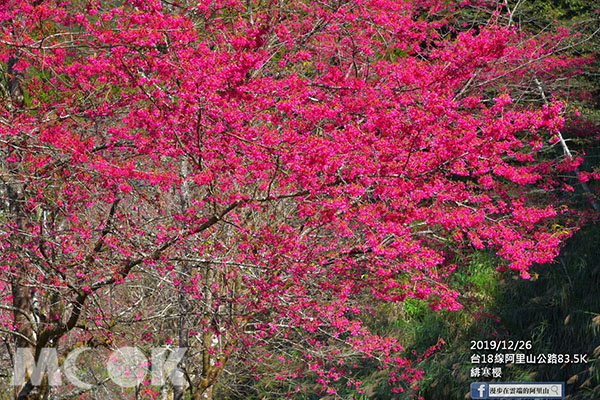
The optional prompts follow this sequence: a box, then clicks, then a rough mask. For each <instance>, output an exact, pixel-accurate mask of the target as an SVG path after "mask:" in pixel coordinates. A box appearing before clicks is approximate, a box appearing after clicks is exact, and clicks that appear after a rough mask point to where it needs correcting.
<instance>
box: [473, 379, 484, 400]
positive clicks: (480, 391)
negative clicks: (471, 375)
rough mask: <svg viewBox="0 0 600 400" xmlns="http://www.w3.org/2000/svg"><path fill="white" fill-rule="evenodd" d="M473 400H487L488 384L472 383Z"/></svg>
mask: <svg viewBox="0 0 600 400" xmlns="http://www.w3.org/2000/svg"><path fill="white" fill-rule="evenodd" d="M471 398H472V399H487V398H488V384H487V383H485V382H473V383H471Z"/></svg>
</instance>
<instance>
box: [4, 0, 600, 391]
mask: <svg viewBox="0 0 600 400" xmlns="http://www.w3.org/2000/svg"><path fill="white" fill-rule="evenodd" d="M459 3H460V4H452V2H448V1H442V0H398V1H392V0H355V1H344V0H342V1H338V0H336V1H328V0H327V1H321V2H315V1H308V0H306V1H286V0H277V1H275V0H247V1H237V0H227V1H225V0H213V1H197V2H194V1H191V0H182V1H172V2H168V1H159V0H150V1H139V0H130V1H110V2H96V1H83V0H71V1H47V2H40V1H26V0H9V1H6V2H4V3H3V4H2V5H0V44H1V47H0V62H1V63H2V68H3V72H4V85H3V86H4V95H3V100H2V103H1V105H0V144H1V147H0V168H1V169H0V176H1V178H2V183H1V191H0V193H1V194H0V196H1V198H2V205H1V206H2V209H1V210H0V249H1V251H0V260H1V261H0V267H1V268H0V296H2V303H1V310H2V315H1V318H2V319H1V320H0V323H1V326H0V331H1V332H2V334H3V335H4V337H5V338H6V343H7V345H8V346H9V347H10V348H11V349H12V350H13V351H14V348H16V347H31V348H33V349H34V350H35V352H34V356H35V357H36V359H37V358H39V356H40V353H41V351H42V349H43V348H45V347H55V348H57V349H58V350H59V352H60V354H66V353H67V352H68V351H69V350H70V349H71V348H72V347H73V346H76V345H78V343H79V344H80V343H84V342H87V343H90V342H94V343H104V344H105V345H107V346H116V345H119V344H122V345H132V344H134V343H135V344H136V345H137V344H140V343H147V344H148V345H150V344H151V345H155V346H158V345H165V344H169V345H173V346H180V347H186V348H188V349H189V353H188V358H186V361H184V362H183V363H182V369H183V370H184V371H185V375H186V384H185V386H184V387H179V388H176V389H175V393H174V395H175V397H176V398H177V397H179V396H182V394H183V391H184V390H185V391H189V393H190V396H191V398H192V399H200V398H203V396H204V398H207V397H208V396H210V390H211V389H210V388H211V387H212V386H213V385H214V383H215V382H216V381H217V379H219V377H220V376H221V375H222V373H223V371H224V370H225V368H226V366H227V363H228V361H229V360H231V359H232V358H234V357H235V358H236V360H244V357H247V356H248V355H250V354H251V355H252V357H254V361H258V362H260V361H261V360H265V359H268V358H272V357H278V358H279V360H280V361H281V362H282V363H283V364H284V365H285V364H286V363H288V362H289V363H291V362H292V358H294V360H293V361H294V365H297V363H296V361H298V360H301V361H302V364H303V365H304V366H305V367H306V368H301V367H298V368H294V369H293V370H292V369H283V370H282V371H278V372H277V378H278V379H281V380H293V379H294V378H296V377H299V376H302V374H303V373H305V372H304V371H306V370H308V371H312V373H314V374H315V375H316V376H317V381H318V383H319V386H320V390H321V391H323V392H329V393H335V385H336V382H338V381H340V380H342V379H345V382H347V383H348V384H349V385H356V386H357V387H360V382H358V381H353V380H352V378H351V375H350V372H351V368H350V367H349V366H347V365H345V364H344V360H345V359H346V358H347V357H348V354H352V356H365V357H372V358H373V359H375V360H377V361H378V362H379V363H381V365H382V366H383V367H385V368H387V369H388V370H389V374H390V375H389V376H390V378H389V379H390V384H391V385H392V386H393V387H394V388H395V389H394V390H398V391H403V390H406V389H407V388H408V387H409V386H410V385H411V384H412V382H415V381H417V380H418V378H419V377H420V375H421V372H420V371H418V370H416V369H415V368H414V366H413V364H412V362H411V360H410V359H409V358H407V357H406V355H405V354H404V351H403V347H402V343H399V342H398V340H396V339H394V338H387V337H381V336H378V335H376V334H374V333H372V332H370V331H369V329H368V327H367V326H366V325H365V324H364V323H363V322H362V316H364V313H367V312H369V310H370V309H371V308H370V305H371V304H378V303H383V302H394V303H396V302H402V301H404V300H406V299H409V298H417V299H422V300H426V301H427V302H429V304H430V306H431V308H432V309H434V310H439V309H448V310H456V309H459V308H460V307H461V306H460V304H459V303H458V302H457V300H456V299H457V295H458V292H457V291H456V288H453V287H451V286H449V284H448V282H449V280H448V277H449V276H450V274H452V272H453V271H454V270H455V269H456V268H460V266H457V265H454V264H453V263H452V260H453V257H452V255H453V254H454V252H456V251H457V250H460V251H470V249H482V248H486V247H487V248H492V249H494V250H495V251H496V252H497V254H498V255H499V256H501V257H502V258H503V259H504V260H506V262H505V264H503V265H500V266H499V268H507V269H512V270H514V271H516V272H517V273H519V274H520V275H521V276H522V277H523V278H527V277H528V273H527V271H528V268H529V266H531V265H532V264H533V263H544V262H547V261H550V260H552V259H553V258H554V257H555V256H556V254H557V252H558V250H559V248H560V245H561V243H562V241H563V240H564V239H565V238H566V237H568V236H570V235H571V233H572V232H573V230H574V229H576V228H577V226H578V222H577V219H576V218H575V216H574V215H573V214H572V213H571V212H570V211H569V209H568V207H567V205H566V204H565V203H566V200H565V199H564V197H563V196H561V189H564V188H567V186H565V182H564V181H563V180H562V179H561V178H560V174H562V173H564V172H565V171H567V172H570V171H574V170H575V169H576V168H577V165H578V163H579V162H580V159H579V158H578V157H577V156H576V155H573V156H572V157H569V158H562V159H555V158H554V157H549V156H548V150H549V149H551V146H553V144H554V143H556V142H557V141H560V140H561V136H560V129H561V126H562V123H563V110H564V104H563V103H561V102H560V101H558V100H557V99H554V98H553V97H552V96H551V94H548V95H547V103H546V104H539V105H535V104H530V103H528V102H526V101H524V100H522V99H521V98H520V95H521V94H522V89H523V82H525V81H533V79H534V78H535V77H538V76H559V75H560V76H566V77H568V76H569V75H570V74H573V73H575V72H576V71H577V69H578V68H581V66H582V65H585V64H586V63H587V62H589V60H588V59H586V58H577V59H576V58H570V57H567V56H564V55H562V54H561V53H560V51H559V50H560V47H557V43H561V42H563V41H564V40H567V39H569V34H568V33H566V32H558V33H553V34H546V35H537V36H535V37H533V36H531V35H528V34H527V33H526V32H522V31H519V30H517V29H515V28H514V27H512V26H507V25H506V24H503V23H501V20H499V19H497V18H496V19H494V15H492V18H491V19H490V20H489V22H488V23H487V24H486V25H480V26H477V27H475V28H474V29H469V30H466V31H463V32H458V31H456V30H455V29H454V28H453V25H452V24H451V23H450V22H451V21H452V18H453V16H454V15H455V13H456V12H457V11H458V10H459V8H460V7H461V6H464V5H467V3H469V2H468V1H466V2H459ZM536 90H537V89H536ZM9 338H10V340H12V342H10V341H9V340H8V339H9ZM269 341H271V343H273V341H278V343H280V344H281V346H280V347H279V349H280V352H279V353H278V354H272V353H271V352H269V351H268V350H265V349H266V347H265V346H264V344H265V343H267V342H269ZM331 341H333V342H336V343H338V344H339V347H338V348H345V349H348V352H349V353H344V352H342V351H340V350H336V351H325V349H329V348H328V347H327V344H328V343H329V342H331ZM106 343H109V344H106ZM292 348H294V349H296V350H297V352H296V353H294V354H296V355H295V356H292V355H291V354H292V352H291V351H290V349H292ZM432 351H433V349H432ZM425 356H427V354H424V355H421V357H425ZM145 390H146V392H145V393H147V394H148V396H151V395H156V394H157V393H158V391H159V389H157V388H156V387H152V386H147V387H145ZM49 391H50V388H49V387H48V385H47V382H46V381H45V384H44V385H41V386H35V385H33V384H32V383H31V381H28V382H27V383H26V384H25V385H23V386H22V387H18V388H17V390H16V392H17V394H16V396H15V397H17V398H42V397H43V396H44V395H45V394H47V393H48V392H49ZM74 393H77V391H76V389H74ZM88 395H89V396H93V394H92V393H88Z"/></svg>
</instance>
